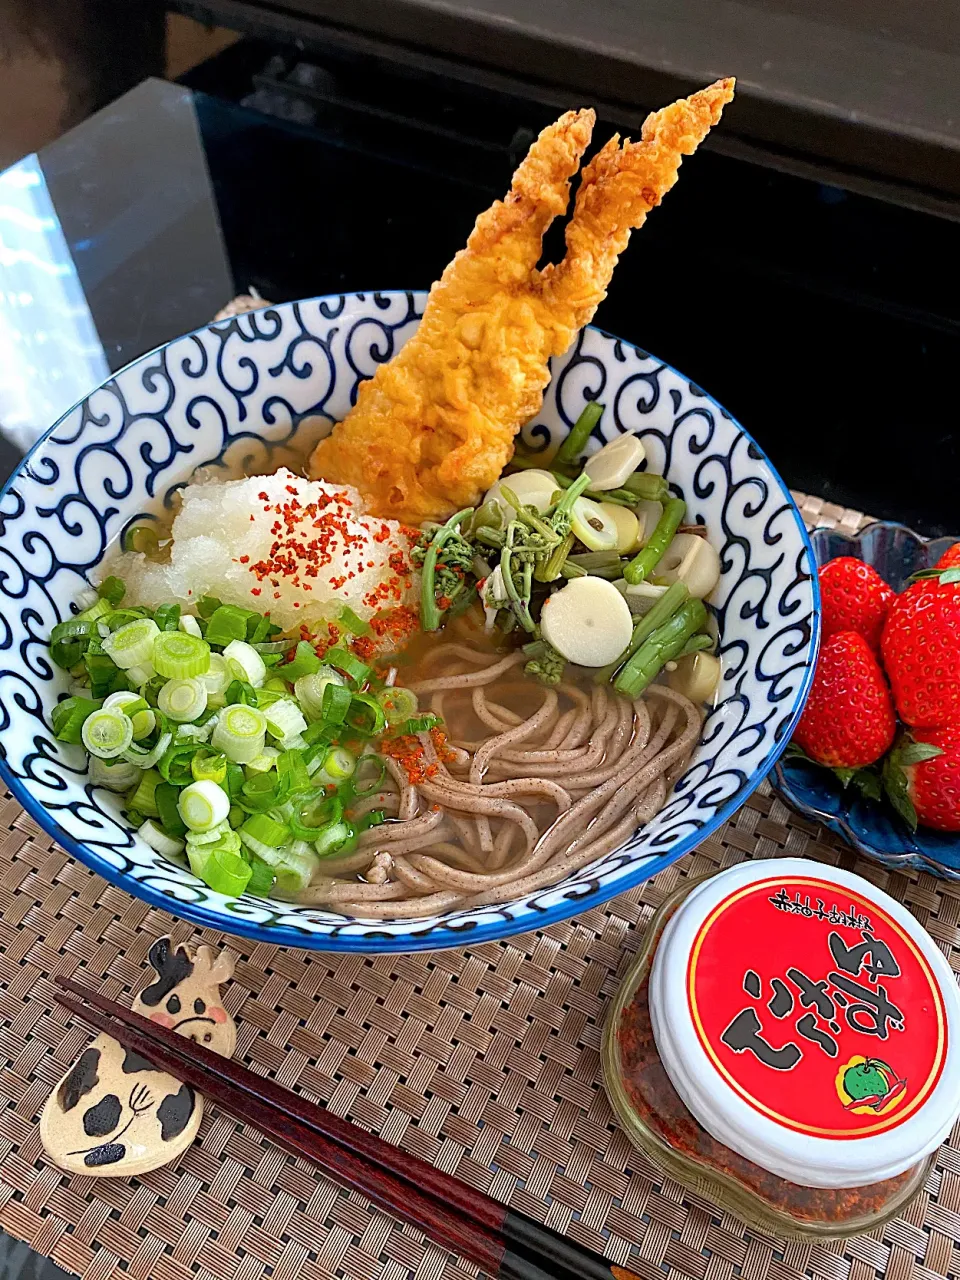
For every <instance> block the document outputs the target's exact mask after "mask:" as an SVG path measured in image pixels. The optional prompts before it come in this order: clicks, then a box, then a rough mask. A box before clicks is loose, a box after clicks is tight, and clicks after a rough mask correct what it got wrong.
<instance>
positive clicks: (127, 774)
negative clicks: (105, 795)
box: [90, 756, 140, 792]
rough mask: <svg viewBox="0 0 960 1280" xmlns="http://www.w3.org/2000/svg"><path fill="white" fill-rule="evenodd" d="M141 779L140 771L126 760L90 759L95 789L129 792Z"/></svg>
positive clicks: (91, 775)
mask: <svg viewBox="0 0 960 1280" xmlns="http://www.w3.org/2000/svg"><path fill="white" fill-rule="evenodd" d="M139 778H140V770H139V769H138V768H137V766H136V765H134V764H128V763H127V761H126V760H101V759H100V757H99V756H91V757H90V781H91V782H92V783H93V785H94V786H95V787H106V788H107V789H108V790H109V791H122V792H127V791H129V790H130V788H131V787H133V786H135V785H136V784H137V782H138V780H139Z"/></svg>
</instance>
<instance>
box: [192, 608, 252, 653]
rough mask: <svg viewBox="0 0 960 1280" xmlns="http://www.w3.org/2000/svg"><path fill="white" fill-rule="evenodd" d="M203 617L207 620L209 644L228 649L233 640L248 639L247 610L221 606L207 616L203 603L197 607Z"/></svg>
mask: <svg viewBox="0 0 960 1280" xmlns="http://www.w3.org/2000/svg"><path fill="white" fill-rule="evenodd" d="M197 607H198V609H199V612H200V616H201V617H206V618H207V641H208V643H209V644H218V645H221V646H222V647H223V648H226V646H227V645H228V644H230V643H231V641H233V640H246V638H247V617H248V611H247V610H246V609H238V608H237V606H236V605H233V604H220V605H218V607H217V608H216V609H215V610H214V611H213V613H211V614H209V615H207V614H205V613H204V611H203V601H202V600H201V601H200V604H199V605H198V606H197Z"/></svg>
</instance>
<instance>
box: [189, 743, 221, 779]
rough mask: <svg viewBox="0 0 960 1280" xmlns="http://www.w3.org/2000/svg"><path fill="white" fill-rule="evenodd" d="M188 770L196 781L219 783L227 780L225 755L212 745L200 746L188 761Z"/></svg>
mask: <svg viewBox="0 0 960 1280" xmlns="http://www.w3.org/2000/svg"><path fill="white" fill-rule="evenodd" d="M190 771H191V773H192V774H193V776H194V779H195V781H197V782H216V783H217V784H218V785H219V784H220V783H222V782H226V780H227V757H226V756H225V755H224V754H223V752H222V751H214V750H213V748H212V747H200V749H199V750H198V751H197V753H196V755H195V756H194V757H193V759H192V760H191V761H190Z"/></svg>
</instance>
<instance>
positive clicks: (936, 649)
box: [881, 568, 960, 728]
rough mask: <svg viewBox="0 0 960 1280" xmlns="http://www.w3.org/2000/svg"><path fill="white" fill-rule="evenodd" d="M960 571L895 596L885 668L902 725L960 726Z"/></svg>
mask: <svg viewBox="0 0 960 1280" xmlns="http://www.w3.org/2000/svg"><path fill="white" fill-rule="evenodd" d="M954 576H955V577H957V578H960V568H952V569H945V570H944V571H943V574H942V576H941V577H929V578H922V579H921V580H920V581H919V582H915V583H914V584H913V585H912V586H910V587H908V588H907V589H906V591H904V592H903V594H902V595H899V596H897V598H896V600H894V602H893V604H892V605H891V606H890V612H889V614H888V615H887V621H886V624H885V625H884V628H883V637H882V639H881V650H882V653H883V664H884V666H885V667H886V669H887V675H888V676H889V677H890V684H891V687H892V688H893V696H894V699H895V700H896V704H897V710H898V711H899V712H900V717H901V719H903V720H905V721H906V723H907V724H909V725H923V726H925V727H927V728H939V727H941V726H943V725H947V724H952V723H953V722H954V721H957V720H960V584H958V583H957V582H952V581H950V580H949V579H950V578H951V577H954Z"/></svg>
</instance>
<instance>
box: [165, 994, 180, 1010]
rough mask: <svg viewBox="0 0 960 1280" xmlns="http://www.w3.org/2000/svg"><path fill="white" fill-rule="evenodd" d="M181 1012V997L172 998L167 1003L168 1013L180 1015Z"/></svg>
mask: <svg viewBox="0 0 960 1280" xmlns="http://www.w3.org/2000/svg"><path fill="white" fill-rule="evenodd" d="M179 1012H180V997H179V996H171V997H170V999H169V1000H168V1001H167V1013H179Z"/></svg>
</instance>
